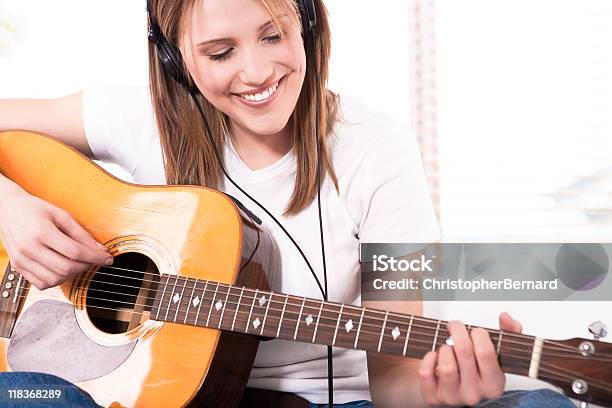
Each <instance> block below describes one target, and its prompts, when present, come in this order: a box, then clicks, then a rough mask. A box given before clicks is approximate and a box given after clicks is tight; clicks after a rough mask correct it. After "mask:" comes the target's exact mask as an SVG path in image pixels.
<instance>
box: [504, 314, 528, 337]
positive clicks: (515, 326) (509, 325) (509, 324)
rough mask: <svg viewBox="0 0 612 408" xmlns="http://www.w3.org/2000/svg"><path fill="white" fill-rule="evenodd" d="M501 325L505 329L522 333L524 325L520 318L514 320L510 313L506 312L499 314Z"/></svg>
mask: <svg viewBox="0 0 612 408" xmlns="http://www.w3.org/2000/svg"><path fill="white" fill-rule="evenodd" d="M499 327H500V328H501V329H502V330H504V331H510V332H514V333H522V332H523V325H522V324H521V322H519V321H518V320H514V319H513V318H512V316H510V314H508V313H506V312H504V313H502V314H500V315H499Z"/></svg>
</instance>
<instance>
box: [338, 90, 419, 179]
mask: <svg viewBox="0 0 612 408" xmlns="http://www.w3.org/2000/svg"><path fill="white" fill-rule="evenodd" d="M339 100H340V102H339V109H338V120H337V122H336V124H335V126H334V129H333V132H332V137H331V141H330V153H331V155H332V158H333V161H334V167H335V170H336V172H337V173H339V174H338V175H339V176H340V174H342V173H343V172H344V171H345V170H346V169H347V168H349V167H351V166H354V165H355V164H356V163H359V162H363V161H365V160H369V161H371V159H374V160H382V159H383V158H385V157H387V158H389V157H397V156H398V155H401V154H403V153H406V152H407V151H411V152H413V153H414V152H418V150H419V149H418V143H417V142H416V137H415V136H414V133H413V132H412V130H411V128H410V125H409V124H408V122H405V121H403V120H400V119H397V118H394V117H392V116H389V115H386V114H384V113H381V112H377V111H376V110H374V109H373V108H371V107H370V106H368V105H367V104H366V103H364V102H362V101H360V100H358V99H356V98H353V97H351V96H349V95H344V94H342V95H340V96H339Z"/></svg>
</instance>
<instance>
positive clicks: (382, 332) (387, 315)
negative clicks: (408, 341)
mask: <svg viewBox="0 0 612 408" xmlns="http://www.w3.org/2000/svg"><path fill="white" fill-rule="evenodd" d="M388 317H389V311H388V310H387V313H385V320H384V321H383V326H382V329H381V330H380V339H379V340H378V349H377V350H376V351H378V352H379V353H380V346H381V345H382V340H383V336H384V335H385V327H387V318H388Z"/></svg>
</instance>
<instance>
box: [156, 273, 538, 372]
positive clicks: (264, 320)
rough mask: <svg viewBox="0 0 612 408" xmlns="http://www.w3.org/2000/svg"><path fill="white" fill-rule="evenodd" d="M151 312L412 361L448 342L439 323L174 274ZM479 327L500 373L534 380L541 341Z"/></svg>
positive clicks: (167, 317) (161, 286) (177, 319)
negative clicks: (490, 345)
mask: <svg viewBox="0 0 612 408" xmlns="http://www.w3.org/2000/svg"><path fill="white" fill-rule="evenodd" d="M151 317H152V318H153V319H155V320H159V321H166V322H172V323H181V324H190V325H195V326H201V327H208V328H214V329H220V330H229V331H233V332H240V333H246V334H252V335H257V336H263V337H271V338H279V339H284V340H293V341H299V342H305V343H314V344H321V345H328V346H335V347H342V348H347V349H357V350H365V351H368V352H380V353H386V354H392V355H398V356H405V357H413V358H421V357H423V356H424V355H425V354H426V353H427V352H429V351H432V350H436V349H438V348H439V347H440V346H441V345H443V344H452V338H450V334H449V332H448V330H447V326H446V323H447V322H446V321H444V320H434V319H428V318H423V317H420V316H415V315H407V314H401V313H395V312H388V311H383V310H378V309H373V308H367V307H360V306H353V305H347V304H341V303H335V302H327V301H322V300H316V299H309V298H304V297H298V296H291V295H286V294H280V293H273V292H269V291H262V290H258V289H250V288H246V287H240V286H232V285H227V284H223V283H217V282H213V281H203V280H197V279H192V278H185V277H177V276H162V277H161V279H160V282H159V285H158V291H157V296H156V298H155V302H154V303H153V308H152V310H151ZM470 328H475V327H470V326H468V330H469V329H470ZM485 330H487V331H488V332H489V335H490V337H491V340H492V341H493V345H494V347H495V350H496V353H497V355H498V357H499V361H500V364H501V367H502V369H503V370H504V371H506V372H508V373H513V374H519V375H525V376H530V377H534V378H535V377H537V368H538V363H539V356H540V354H541V351H542V347H543V340H541V339H539V338H535V337H533V336H526V335H519V334H514V333H508V332H503V331H499V330H492V329H485Z"/></svg>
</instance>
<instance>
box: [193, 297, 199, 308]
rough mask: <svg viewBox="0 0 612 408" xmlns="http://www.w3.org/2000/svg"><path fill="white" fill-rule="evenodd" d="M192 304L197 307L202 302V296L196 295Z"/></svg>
mask: <svg viewBox="0 0 612 408" xmlns="http://www.w3.org/2000/svg"><path fill="white" fill-rule="evenodd" d="M191 304H192V305H193V307H196V306H197V305H199V304H200V297H199V296H196V297H195V298H194V299H193V301H192V302H191Z"/></svg>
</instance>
